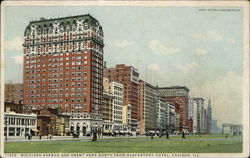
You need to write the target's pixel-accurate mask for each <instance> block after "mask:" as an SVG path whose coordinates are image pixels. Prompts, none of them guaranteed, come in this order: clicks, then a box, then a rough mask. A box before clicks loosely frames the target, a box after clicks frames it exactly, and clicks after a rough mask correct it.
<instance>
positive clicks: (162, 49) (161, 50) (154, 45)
mask: <svg viewBox="0 0 250 158" xmlns="http://www.w3.org/2000/svg"><path fill="white" fill-rule="evenodd" d="M149 47H150V49H151V50H152V51H153V53H154V54H156V55H159V56H167V55H170V54H174V53H177V52H180V51H181V49H180V48H176V47H167V46H165V45H163V44H162V43H161V42H160V41H158V40H152V41H150V43H149Z"/></svg>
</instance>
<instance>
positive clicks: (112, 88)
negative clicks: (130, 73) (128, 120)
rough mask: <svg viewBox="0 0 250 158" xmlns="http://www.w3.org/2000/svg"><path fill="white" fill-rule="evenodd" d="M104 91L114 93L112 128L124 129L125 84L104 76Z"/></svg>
mask: <svg viewBox="0 0 250 158" xmlns="http://www.w3.org/2000/svg"><path fill="white" fill-rule="evenodd" d="M103 87H104V91H105V92H107V93H110V94H112V95H113V100H112V123H113V126H112V129H113V130H116V131H121V130H122V126H123V125H122V106H123V84H121V83H120V82H118V81H111V80H109V79H108V78H106V77H104V78H103Z"/></svg>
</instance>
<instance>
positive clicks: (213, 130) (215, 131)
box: [211, 120, 221, 134]
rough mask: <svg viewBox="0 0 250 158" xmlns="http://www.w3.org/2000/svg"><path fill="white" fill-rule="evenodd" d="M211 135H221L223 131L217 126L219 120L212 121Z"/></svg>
mask: <svg viewBox="0 0 250 158" xmlns="http://www.w3.org/2000/svg"><path fill="white" fill-rule="evenodd" d="M211 133H212V134H218V133H221V129H220V128H219V127H218V126H217V120H212V121H211Z"/></svg>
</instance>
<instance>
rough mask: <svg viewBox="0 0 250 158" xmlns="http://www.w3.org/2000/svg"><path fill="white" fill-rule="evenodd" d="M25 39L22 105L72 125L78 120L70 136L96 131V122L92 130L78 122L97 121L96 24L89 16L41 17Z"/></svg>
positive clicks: (99, 52) (99, 41)
mask: <svg viewBox="0 0 250 158" xmlns="http://www.w3.org/2000/svg"><path fill="white" fill-rule="evenodd" d="M24 36H25V41H24V44H23V47H24V71H23V72H24V75H23V76H24V80H23V87H24V91H23V93H24V94H23V102H24V104H25V105H29V106H31V107H33V108H38V107H39V108H42V107H51V108H59V109H60V111H61V112H62V113H67V114H71V120H81V122H74V121H73V122H71V124H72V126H73V125H74V124H77V127H74V128H72V127H71V129H72V130H73V129H74V133H76V132H77V133H80V132H82V133H83V134H84V132H85V134H86V129H87V133H88V130H89V132H90V131H99V130H101V128H100V127H101V125H100V126H99V123H98V121H97V122H95V123H94V125H95V128H92V127H90V126H91V124H92V123H88V122H83V121H84V120H85V119H86V120H101V112H100V110H99V109H100V106H101V105H102V97H103V87H102V84H103V47H104V43H103V30H102V27H101V26H100V24H99V22H98V21H97V20H96V19H95V18H93V17H92V16H91V15H89V14H86V15H79V16H71V17H63V18H56V19H45V18H41V19H40V20H38V21H31V22H30V23H29V25H28V26H27V27H26V29H25V32H24ZM83 124H84V125H85V128H82V127H80V125H83ZM88 124H89V125H90V126H89V127H87V126H86V125H88ZM94 125H93V126H94ZM74 126H76V125H74ZM78 127H79V128H78ZM83 129H85V131H83Z"/></svg>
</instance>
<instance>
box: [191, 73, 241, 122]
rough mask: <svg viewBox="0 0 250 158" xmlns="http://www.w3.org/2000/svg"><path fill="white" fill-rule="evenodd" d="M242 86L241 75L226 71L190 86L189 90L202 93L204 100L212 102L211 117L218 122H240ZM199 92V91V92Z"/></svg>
mask: <svg viewBox="0 0 250 158" xmlns="http://www.w3.org/2000/svg"><path fill="white" fill-rule="evenodd" d="M242 88H243V77H242V76H240V75H237V74H236V73H234V72H226V73H223V74H221V75H220V76H218V77H215V78H214V80H211V81H206V82H204V83H203V84H201V85H195V86H194V87H191V91H195V92H198V93H199V94H202V96H197V97H204V99H205V100H206V104H205V105H204V107H207V100H208V99H209V98H210V99H211V102H212V111H213V114H212V117H213V119H216V120H218V121H219V123H220V124H221V123H241V121H242V106H243V102H242V95H243V93H242ZM200 92H201V93H200Z"/></svg>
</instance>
